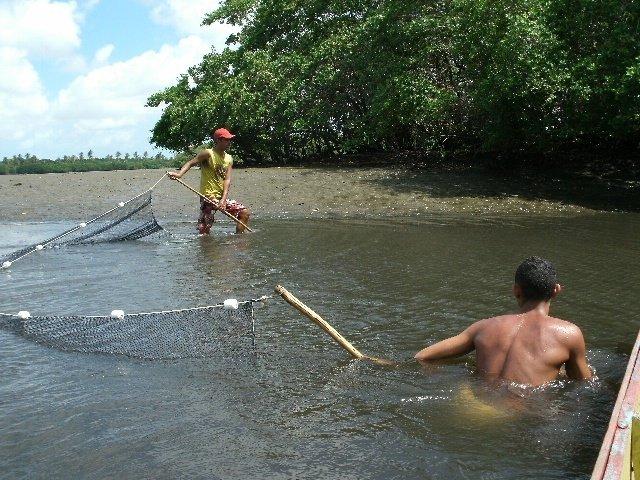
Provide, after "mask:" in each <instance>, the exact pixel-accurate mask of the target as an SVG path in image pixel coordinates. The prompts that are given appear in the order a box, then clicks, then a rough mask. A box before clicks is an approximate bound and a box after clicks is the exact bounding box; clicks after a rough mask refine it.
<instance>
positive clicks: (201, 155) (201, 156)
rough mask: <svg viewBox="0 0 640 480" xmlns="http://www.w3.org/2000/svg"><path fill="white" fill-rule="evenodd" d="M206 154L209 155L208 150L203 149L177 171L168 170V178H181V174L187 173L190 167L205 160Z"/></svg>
mask: <svg viewBox="0 0 640 480" xmlns="http://www.w3.org/2000/svg"><path fill="white" fill-rule="evenodd" d="M208 156H209V152H207V151H206V150H203V151H201V152H200V153H198V154H197V155H196V156H195V157H193V158H192V159H191V160H189V161H187V162H186V163H185V164H184V165H183V166H182V168H181V169H180V170H178V171H177V172H169V173H168V174H167V175H169V178H171V179H174V180H175V179H176V178H182V176H183V175H184V174H185V173H187V172H188V171H189V169H190V168H191V167H195V166H196V165H200V163H201V162H204V161H206V160H207V157H208Z"/></svg>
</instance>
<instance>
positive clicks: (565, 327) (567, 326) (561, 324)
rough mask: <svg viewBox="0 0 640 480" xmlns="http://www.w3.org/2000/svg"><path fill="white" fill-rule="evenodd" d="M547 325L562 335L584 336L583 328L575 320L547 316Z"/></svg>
mask: <svg viewBox="0 0 640 480" xmlns="http://www.w3.org/2000/svg"><path fill="white" fill-rule="evenodd" d="M547 325H548V326H549V328H552V329H554V330H555V331H556V332H557V333H558V334H559V335H562V336H576V335H580V336H582V330H580V327H579V326H578V325H576V324H575V323H573V322H570V321H568V320H563V319H562V318H557V317H547Z"/></svg>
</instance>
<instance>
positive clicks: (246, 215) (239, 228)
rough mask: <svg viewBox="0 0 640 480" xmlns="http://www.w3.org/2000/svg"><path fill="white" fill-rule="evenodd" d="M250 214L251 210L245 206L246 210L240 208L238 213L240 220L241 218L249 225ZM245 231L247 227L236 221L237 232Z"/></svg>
mask: <svg viewBox="0 0 640 480" xmlns="http://www.w3.org/2000/svg"><path fill="white" fill-rule="evenodd" d="M250 216H251V212H250V211H249V209H248V208H245V209H244V210H240V212H239V213H238V220H240V221H241V222H242V223H244V224H245V225H249V217H250ZM244 231H245V228H244V227H243V226H242V225H240V224H239V223H236V233H244Z"/></svg>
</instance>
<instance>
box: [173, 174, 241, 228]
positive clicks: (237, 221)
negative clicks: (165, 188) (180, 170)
mask: <svg viewBox="0 0 640 480" xmlns="http://www.w3.org/2000/svg"><path fill="white" fill-rule="evenodd" d="M167 175H169V172H167ZM169 178H171V179H172V180H175V181H176V182H178V183H180V184H181V185H184V186H185V187H187V188H188V189H189V190H191V191H192V192H193V193H195V194H196V195H198V196H199V197H200V198H202V199H203V200H204V201H205V202H209V203H210V204H211V205H213V206H214V207H216V208H218V203H217V202H215V201H213V200H211V199H210V198H207V197H205V196H204V195H202V194H201V193H200V192H199V191H197V190H196V189H195V188H191V186H190V185H187V184H186V183H184V182H183V181H182V180H180V179H179V178H173V177H169ZM218 211H219V212H222V213H223V214H224V215H226V216H227V217H229V218H230V219H231V220H233V221H234V222H236V223H237V224H239V225H242V226H243V227H244V228H246V229H247V230H249V231H250V232H253V230H251V229H250V228H249V225H247V224H245V223H243V222H242V221H241V220H240V219H239V218H237V217H234V216H233V215H231V214H230V213H229V212H227V211H225V210H218Z"/></svg>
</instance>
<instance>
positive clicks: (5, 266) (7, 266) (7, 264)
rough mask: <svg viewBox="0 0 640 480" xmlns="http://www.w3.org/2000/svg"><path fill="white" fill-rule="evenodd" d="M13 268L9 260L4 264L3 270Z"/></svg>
mask: <svg viewBox="0 0 640 480" xmlns="http://www.w3.org/2000/svg"><path fill="white" fill-rule="evenodd" d="M10 266H11V262H10V261H9V260H7V261H6V262H2V268H9V267H10Z"/></svg>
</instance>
